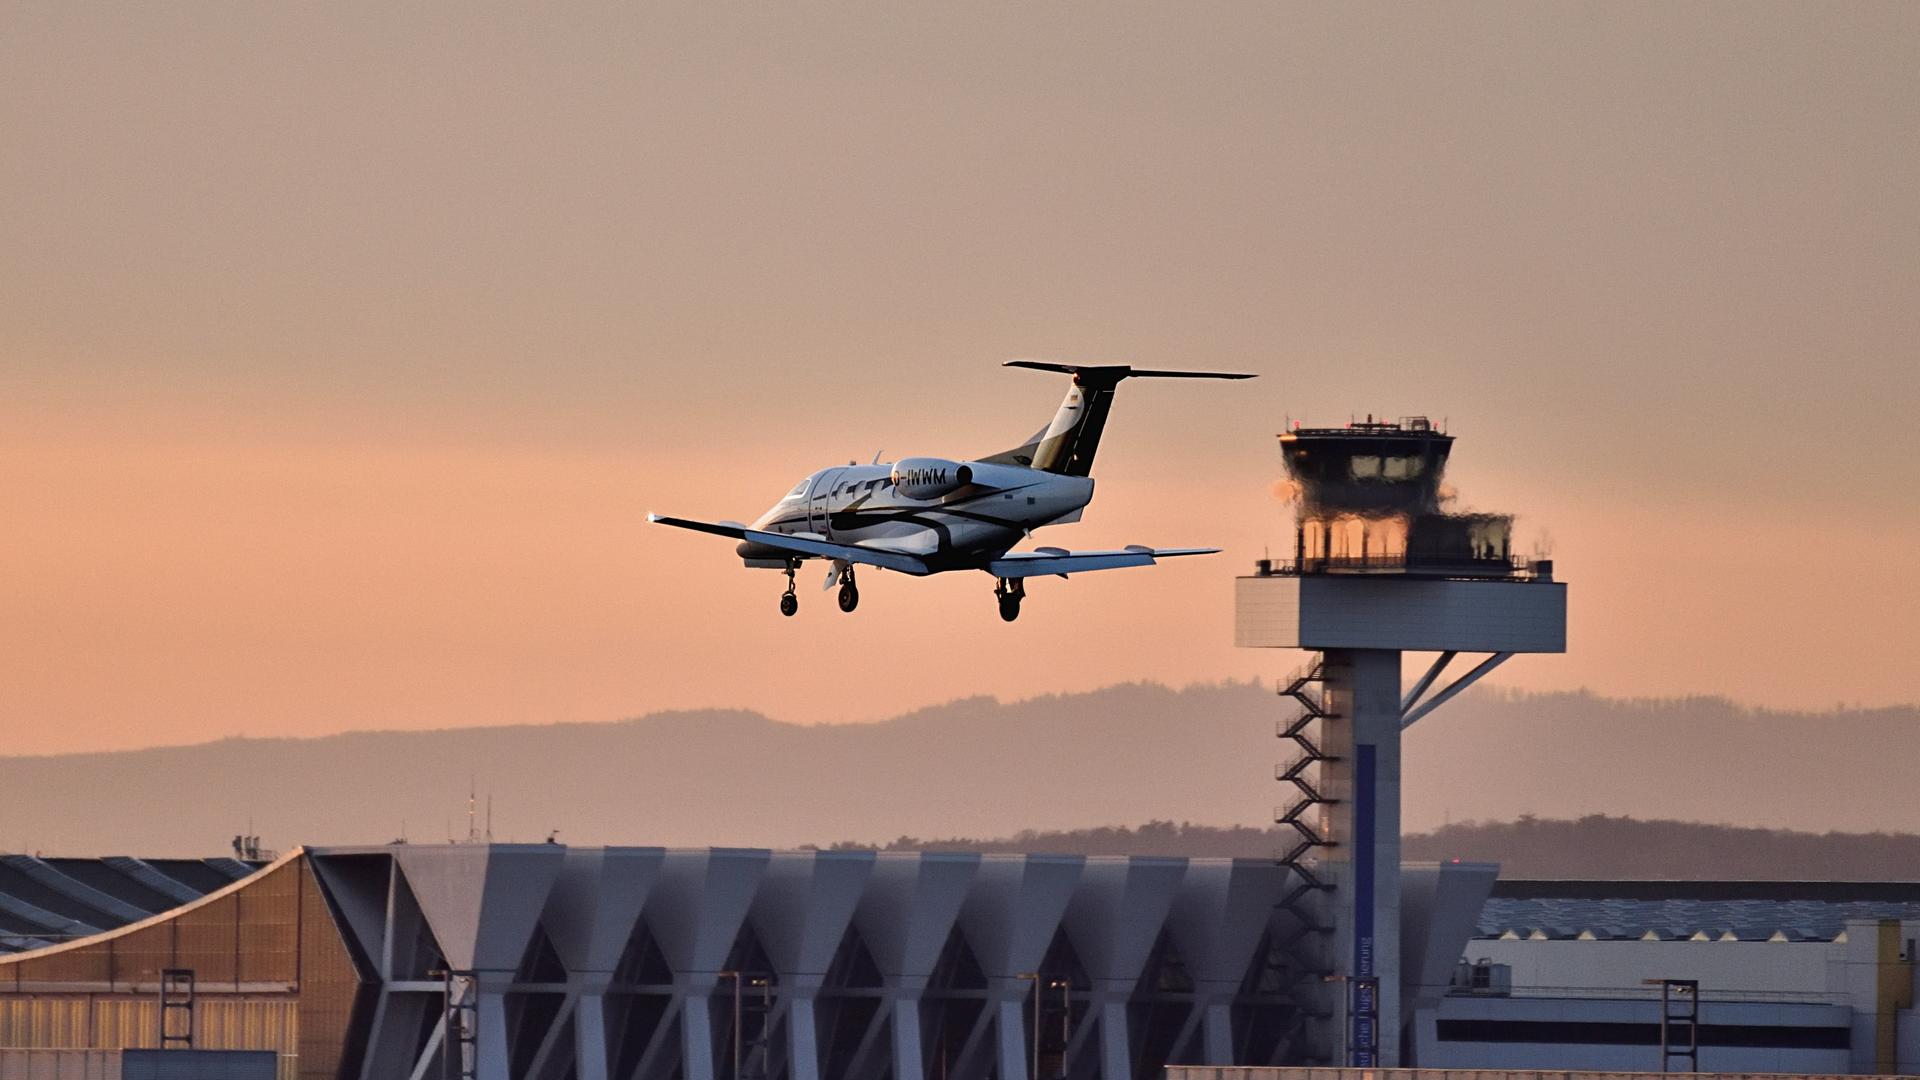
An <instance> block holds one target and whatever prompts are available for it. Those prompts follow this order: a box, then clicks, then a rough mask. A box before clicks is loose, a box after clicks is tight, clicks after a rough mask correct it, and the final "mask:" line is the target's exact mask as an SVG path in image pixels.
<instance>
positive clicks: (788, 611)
mask: <svg viewBox="0 0 1920 1080" xmlns="http://www.w3.org/2000/svg"><path fill="white" fill-rule="evenodd" d="M799 610H800V598H799V597H797V596H795V595H793V594H792V593H782V594H780V614H782V615H785V616H788V617H789V618H791V617H792V616H793V613H794V612H796V611H799Z"/></svg>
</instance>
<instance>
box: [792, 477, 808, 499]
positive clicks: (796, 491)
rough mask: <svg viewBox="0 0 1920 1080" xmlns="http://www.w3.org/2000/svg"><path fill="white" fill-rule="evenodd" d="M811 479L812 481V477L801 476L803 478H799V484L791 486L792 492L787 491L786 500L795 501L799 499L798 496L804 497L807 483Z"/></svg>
mask: <svg viewBox="0 0 1920 1080" xmlns="http://www.w3.org/2000/svg"><path fill="white" fill-rule="evenodd" d="M812 479H813V477H811V476H803V477H801V478H800V482H799V483H797V484H795V485H793V490H792V491H789V492H787V498H789V499H797V498H799V497H800V496H802V495H805V494H806V493H807V481H809V480H812Z"/></svg>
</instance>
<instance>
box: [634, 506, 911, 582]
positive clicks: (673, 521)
mask: <svg viewBox="0 0 1920 1080" xmlns="http://www.w3.org/2000/svg"><path fill="white" fill-rule="evenodd" d="M647 520H648V521H651V522H653V523H654V524H656V525H671V526H673V527H674V528H676V529H691V530H693V531H694V532H703V533H711V534H712V535H714V536H730V537H732V538H734V539H735V540H746V541H749V542H751V543H755V544H764V545H766V546H767V547H770V548H778V549H780V550H782V551H791V552H793V553H794V554H796V555H810V556H813V557H815V558H820V559H844V560H846V561H847V562H850V563H860V564H863V565H866V566H878V567H881V568H882V569H886V570H898V571H899V572H900V573H903V574H926V573H929V571H928V569H927V564H926V563H925V562H924V561H922V560H921V559H919V558H918V557H916V556H913V555H909V554H907V553H905V552H901V551H889V550H887V549H886V548H881V547H874V546H872V545H870V544H836V543H834V542H833V541H831V540H823V539H821V538H819V537H817V536H811V535H806V536H791V535H788V534H786V533H776V532H766V531H764V530H761V529H749V528H747V527H746V526H744V525H736V524H734V523H732V522H714V521H696V520H694V519H692V518H677V517H667V516H666V515H664V514H648V515H647Z"/></svg>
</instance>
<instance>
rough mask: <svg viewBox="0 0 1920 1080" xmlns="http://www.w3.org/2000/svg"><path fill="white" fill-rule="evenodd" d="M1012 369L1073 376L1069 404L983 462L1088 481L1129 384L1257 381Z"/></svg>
mask: <svg viewBox="0 0 1920 1080" xmlns="http://www.w3.org/2000/svg"><path fill="white" fill-rule="evenodd" d="M1006 366H1007V367H1022V368H1032V369H1034V370H1036V371H1058V372H1061V373H1063V374H1067V375H1071V376H1073V385H1071V386H1069V387H1067V396H1066V399H1065V400H1063V401H1061V402H1060V409H1059V411H1057V412H1055V413H1054V414H1053V422H1052V423H1050V424H1048V425H1047V426H1046V427H1045V428H1043V429H1042V430H1041V431H1040V432H1039V433H1038V434H1036V435H1035V436H1034V437H1033V438H1031V439H1028V440H1027V441H1026V442H1025V443H1023V444H1021V445H1020V446H1017V447H1015V448H1014V449H1012V450H1006V451H1003V452H1001V453H998V454H994V455H993V456H991V457H987V458H982V459H981V460H983V461H992V462H1001V463H1004V464H1009V465H1024V466H1027V467H1028V468H1033V469H1039V470H1040V471H1042V472H1050V473H1059V474H1061V475H1063V476H1086V475H1088V474H1090V473H1091V472H1092V471H1093V455H1094V452H1095V451H1096V450H1098V449H1099V448H1100V434H1101V432H1102V431H1104V430H1106V426H1107V413H1108V412H1109V411H1111V410H1112V408H1113V391H1114V388H1115V387H1117V386H1119V385H1120V382H1121V380H1123V379H1139V378H1154V379H1251V378H1253V376H1252V375H1243V374H1237V373H1232V372H1219V371H1140V370H1136V369H1134V368H1131V367H1128V366H1127V365H1125V364H1097V365H1094V364H1054V363H1048V362H1045V361H1040V360H1009V361H1007V363H1006Z"/></svg>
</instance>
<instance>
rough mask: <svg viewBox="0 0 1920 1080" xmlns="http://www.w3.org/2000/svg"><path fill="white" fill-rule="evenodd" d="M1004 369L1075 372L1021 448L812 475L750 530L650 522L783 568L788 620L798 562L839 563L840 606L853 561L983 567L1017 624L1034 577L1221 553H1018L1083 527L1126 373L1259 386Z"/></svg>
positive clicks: (730, 524)
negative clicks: (730, 543)
mask: <svg viewBox="0 0 1920 1080" xmlns="http://www.w3.org/2000/svg"><path fill="white" fill-rule="evenodd" d="M1005 366H1006V367H1016V368H1031V369H1034V370H1037V371H1051V372H1058V373H1061V374H1064V375H1068V376H1071V377H1072V380H1073V382H1072V385H1071V386H1069V387H1068V388H1067V396H1066V399H1065V400H1064V401H1062V402H1061V403H1060V408H1059V411H1057V412H1056V413H1054V416H1053V421H1052V422H1051V423H1049V424H1048V425H1047V426H1046V427H1045V428H1042V429H1041V430H1040V432H1039V433H1038V434H1036V435H1035V436H1034V437H1033V438H1031V439H1028V440H1027V441H1026V442H1024V443H1022V444H1021V445H1019V446H1017V447H1015V448H1014V449H1012V450H1006V451H1002V452H1001V453H997V454H990V455H987V456H986V457H980V458H973V459H970V460H964V461H956V460H950V459H947V458H935V457H903V458H901V459H900V460H898V461H895V462H893V463H892V464H882V463H880V462H879V460H878V455H876V456H875V461H874V463H873V464H870V465H857V464H852V463H849V464H846V465H840V466H834V467H832V468H826V469H821V470H819V471H817V472H813V473H809V474H808V475H807V476H806V478H805V479H803V480H801V481H800V482H799V483H797V484H795V485H793V489H792V490H791V491H788V492H787V493H786V495H784V496H782V497H781V499H780V501H779V502H777V503H775V504H773V507H772V508H771V509H769V510H768V511H767V512H766V513H764V514H761V515H760V516H759V518H757V519H756V520H755V521H754V522H753V524H751V525H742V524H740V523H739V522H736V521H696V520H693V519H690V518H679V517H667V516H664V515H661V514H648V515H647V519H648V520H649V521H652V522H655V523H657V524H660V525H671V526H674V527H675V528H680V529H691V530H693V531H695V532H703V533H712V534H713V535H716V536H725V537H729V538H731V539H733V540H736V541H738V542H739V543H738V545H737V546H736V547H735V548H734V551H735V553H736V554H738V555H739V556H740V559H741V561H742V562H744V563H745V564H746V565H747V566H748V567H753V568H760V569H772V570H782V571H785V572H786V575H787V591H786V592H785V593H783V594H782V595H781V597H780V613H781V614H782V615H788V616H791V615H793V614H794V613H795V612H797V611H798V610H800V598H799V596H798V595H797V593H796V592H795V588H794V578H795V574H796V573H797V572H798V570H799V569H800V563H801V562H802V561H803V560H806V559H821V560H824V561H826V562H827V563H828V564H829V566H828V570H827V580H826V584H825V586H824V587H825V588H832V587H833V586H834V585H835V584H838V585H839V586H840V610H841V611H852V610H853V609H854V608H855V607H857V606H859V603H860V590H859V587H858V586H857V585H856V583H855V581H854V568H855V567H856V566H872V567H876V568H878V569H881V570H893V571H897V572H899V573H902V574H910V575H912V576H915V577H925V576H926V575H929V574H943V573H948V572H950V571H955V570H976V571H984V572H986V573H988V574H991V575H992V576H993V578H994V589H993V592H994V597H995V598H996V599H997V600H998V601H999V604H1000V617H1001V618H1002V619H1005V620H1006V621H1008V622H1012V621H1013V620H1015V619H1017V618H1019V617H1020V602H1021V601H1022V600H1023V599H1025V598H1026V591H1027V590H1026V580H1027V579H1028V578H1030V577H1038V576H1043V575H1049V574H1051V575H1058V576H1060V577H1066V576H1068V575H1069V574H1084V573H1089V572H1091V571H1094V570H1115V569H1119V568H1120V567H1125V566H1152V565H1153V564H1154V563H1155V562H1157V561H1158V560H1160V559H1165V558H1172V557H1174V556H1180V555H1210V554H1213V553H1214V552H1217V551H1219V550H1220V549H1219V548H1152V547H1141V546H1138V545H1129V546H1127V547H1124V548H1119V549H1116V550H1108V551H1069V550H1067V549H1065V548H1058V547H1036V548H1034V549H1033V550H1031V551H1014V550H1013V547H1014V545H1016V544H1018V543H1019V542H1020V541H1021V540H1023V539H1025V538H1027V537H1029V536H1031V535H1032V534H1033V531H1034V530H1035V529H1038V528H1042V527H1044V526H1048V525H1065V524H1068V523H1070V522H1075V521H1079V520H1080V513H1081V511H1082V510H1084V509H1086V506H1087V504H1088V503H1090V502H1092V501H1093V478H1092V477H1091V476H1090V475H1089V474H1090V473H1091V472H1092V470H1093V455H1094V451H1095V450H1097V449H1098V448H1099V446H1100V434H1101V432H1102V430H1103V429H1104V428H1105V427H1106V423H1107V413H1108V411H1109V410H1110V409H1111V408H1112V406H1113V394H1114V388H1115V387H1117V386H1119V385H1120V383H1121V382H1123V381H1125V380H1127V379H1250V378H1252V377H1253V376H1251V375H1245V374H1236V373H1231V372H1218V371H1149V370H1141V369H1136V368H1132V367H1128V366H1126V365H1118V364H1103V365H1089V364H1057V363H1051V362H1047V361H1039V360H1011V361H1008V362H1007V364H1006V365H1005Z"/></svg>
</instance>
